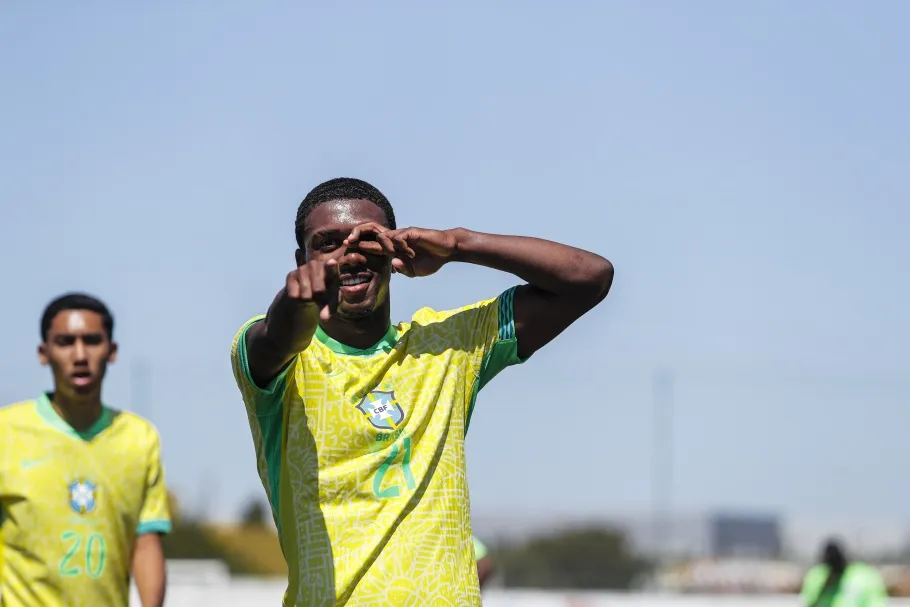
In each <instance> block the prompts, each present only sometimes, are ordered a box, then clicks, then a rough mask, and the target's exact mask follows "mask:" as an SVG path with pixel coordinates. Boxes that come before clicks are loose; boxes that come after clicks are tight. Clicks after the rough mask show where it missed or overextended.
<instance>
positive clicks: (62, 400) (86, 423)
mask: <svg viewBox="0 0 910 607" xmlns="http://www.w3.org/2000/svg"><path fill="white" fill-rule="evenodd" d="M51 405H52V406H53V407H54V411H56V412H57V415H59V416H60V418H61V419H62V420H63V421H65V422H66V423H67V424H69V425H70V427H71V428H72V429H73V430H75V431H77V432H84V431H86V430H88V429H89V428H91V427H92V425H93V424H94V423H95V422H97V421H98V419H99V418H100V417H101V414H102V413H103V412H104V407H103V406H102V404H101V395H100V394H98V395H94V396H91V397H88V398H81V399H78V400H76V399H70V398H67V397H66V396H64V395H63V394H60V393H56V392H55V393H54V394H51Z"/></svg>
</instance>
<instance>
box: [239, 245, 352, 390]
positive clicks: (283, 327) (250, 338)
mask: <svg viewBox="0 0 910 607" xmlns="http://www.w3.org/2000/svg"><path fill="white" fill-rule="evenodd" d="M298 253H300V252H299V251H298ZM299 261H300V265H299V266H298V267H297V269H295V270H294V271H292V272H291V273H289V274H288V275H287V278H286V280H285V286H284V288H283V289H281V291H280V292H279V293H278V295H277V296H276V297H275V299H274V301H272V305H271V306H270V307H269V311H268V313H267V314H266V317H265V320H264V321H262V322H258V323H256V324H254V325H252V326H251V327H250V329H249V330H248V331H247V332H246V349H247V357H248V358H247V364H248V365H249V369H250V375H251V376H252V379H253V381H254V382H255V383H256V385H258V386H260V387H263V386H266V385H268V383H269V382H270V381H272V379H274V378H275V377H276V376H277V375H278V374H279V373H280V372H281V370H282V369H283V368H284V367H285V366H287V364H288V363H289V362H290V361H291V359H293V358H294V356H296V355H297V354H298V353H299V352H301V351H303V350H304V349H305V348H306V347H307V345H309V343H310V340H311V339H312V338H313V334H314V333H315V332H316V326H317V325H318V323H319V317H320V316H322V317H323V319H324V320H328V318H329V317H330V316H331V313H332V308H333V306H334V302H333V299H334V298H336V297H337V288H332V287H333V282H334V277H335V276H336V275H337V271H336V266H337V261H336V260H335V259H334V258H329V259H314V260H310V261H306V260H305V259H300V260H299Z"/></svg>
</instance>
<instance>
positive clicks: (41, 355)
mask: <svg viewBox="0 0 910 607" xmlns="http://www.w3.org/2000/svg"><path fill="white" fill-rule="evenodd" d="M38 362H40V363H41V364H42V365H43V366H45V367H46V366H48V365H49V364H50V362H51V361H50V359H49V358H48V356H47V344H46V343H45V342H43V341H42V342H41V343H40V344H38Z"/></svg>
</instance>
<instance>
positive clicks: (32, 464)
mask: <svg viewBox="0 0 910 607" xmlns="http://www.w3.org/2000/svg"><path fill="white" fill-rule="evenodd" d="M50 460H51V458H49V457H42V458H41V459H24V460H22V462H21V463H20V466H21V467H22V469H23V470H31V469H32V468H37V467H38V466H40V465H41V464H43V463H45V462H49V461H50Z"/></svg>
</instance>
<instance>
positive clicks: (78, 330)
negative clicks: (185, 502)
mask: <svg viewBox="0 0 910 607" xmlns="http://www.w3.org/2000/svg"><path fill="white" fill-rule="evenodd" d="M113 334H114V319H113V317H112V316H111V313H110V312H109V311H108V309H107V307H106V306H105V305H104V304H103V303H102V302H101V301H99V300H98V299H96V298H94V297H90V296H87V295H83V294H68V295H64V296H62V297H59V298H58V299H55V300H54V301H52V302H51V303H50V304H49V305H48V306H47V308H46V309H45V310H44V315H43V316H42V318H41V344H40V346H39V347H38V358H39V360H40V361H41V363H42V364H43V365H47V366H49V367H50V368H51V372H52V374H53V379H54V390H53V392H46V393H43V394H41V395H40V396H38V398H36V399H35V400H30V401H26V402H22V403H18V404H14V405H11V406H9V407H5V408H3V409H0V606H2V607H102V606H103V607H126V606H127V605H128V604H129V590H130V588H129V584H130V571H131V570H132V574H133V577H134V579H135V581H136V588H137V590H138V593H139V597H140V599H141V601H142V606H143V607H161V605H162V604H163V603H164V591H165V563H164V556H163V553H162V549H161V538H160V535H159V534H162V533H167V532H168V531H169V530H170V528H171V523H170V517H169V515H168V509H167V492H166V489H165V484H164V473H163V471H162V467H161V461H160V456H159V441H158V434H157V432H156V430H155V428H154V427H153V426H152V425H151V424H150V423H149V422H147V421H145V420H144V419H141V418H139V417H138V416H136V415H133V414H131V413H126V412H123V411H117V410H116V409H111V408H109V407H107V406H106V405H104V404H103V403H102V401H101V387H102V382H103V381H104V376H105V371H106V370H107V366H108V364H109V363H112V362H114V359H115V358H116V356H117V344H116V343H114V341H113Z"/></svg>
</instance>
